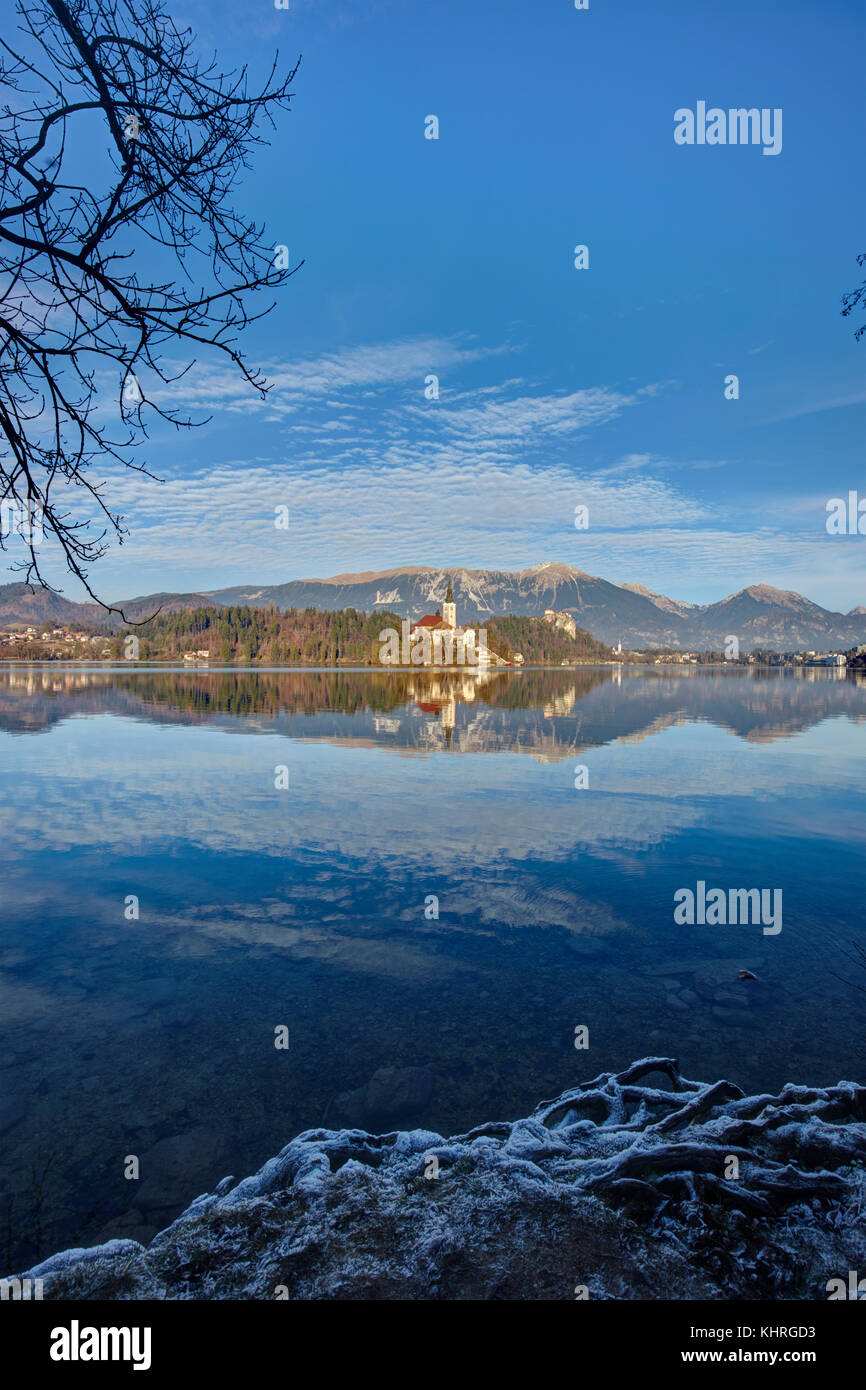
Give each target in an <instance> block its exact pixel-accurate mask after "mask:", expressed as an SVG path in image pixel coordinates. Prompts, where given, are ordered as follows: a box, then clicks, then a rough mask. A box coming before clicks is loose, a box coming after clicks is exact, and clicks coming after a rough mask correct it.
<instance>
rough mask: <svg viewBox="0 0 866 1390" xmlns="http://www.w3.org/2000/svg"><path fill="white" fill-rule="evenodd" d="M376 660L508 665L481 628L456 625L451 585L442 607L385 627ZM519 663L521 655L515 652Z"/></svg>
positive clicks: (389, 663)
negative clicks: (415, 619)
mask: <svg viewBox="0 0 866 1390" xmlns="http://www.w3.org/2000/svg"><path fill="white" fill-rule="evenodd" d="M379 642H380V647H379V660H380V661H381V663H382V665H383V666H483V667H490V666H510V665H512V663H511V662H510V661H505V659H504V658H503V657H501V656H498V655H497V654H496V652H492V651H491V650H490V649H489V647H488V646H487V633H486V631H485V630H484V628H475V627H458V626H457V605H456V603H455V602H454V594H453V593H452V590H451V585H450V584H449V585H448V591H447V593H446V595H445V602H444V603H443V605H442V611H441V613H440V612H438V611H437V612H436V613H429V614H427V615H426V616H425V617H423V618H421V619H419V621H418V622H417V623H415V624H414V626H413V624H412V622H411V621H410V620H409V619H408V618H406V619H404V620H403V623H402V631H401V632H397V630H396V628H393V627H388V628H385V629H384V631H383V632H381V633H380V634H379ZM514 661H515V662H516V663H517V664H518V665H520V664H522V662H523V657H522V656H519V655H515V658H514Z"/></svg>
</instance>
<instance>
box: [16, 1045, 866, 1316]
mask: <svg viewBox="0 0 866 1390" xmlns="http://www.w3.org/2000/svg"><path fill="white" fill-rule="evenodd" d="M864 1269H866V1086H863V1085H860V1084H857V1083H854V1082H848V1081H842V1082H840V1083H839V1084H838V1085H837V1086H833V1087H826V1088H818V1087H808V1086H795V1085H788V1086H785V1087H784V1089H783V1090H782V1091H781V1092H780V1094H779V1095H777V1096H772V1095H755V1096H746V1095H744V1093H743V1092H742V1091H741V1090H740V1089H739V1087H737V1086H735V1085H733V1084H732V1083H731V1082H728V1081H717V1082H714V1083H703V1082H695V1081H689V1080H687V1079H686V1078H684V1077H683V1076H682V1075H681V1074H680V1071H679V1068H678V1065H677V1063H676V1062H675V1061H674V1060H673V1059H672V1058H667V1057H647V1058H644V1059H642V1060H641V1061H639V1062H635V1063H634V1064H633V1065H632V1066H630V1067H629V1068H627V1069H626V1070H625V1071H622V1072H618V1073H613V1072H608V1073H604V1074H602V1075H601V1076H598V1077H597V1078H596V1079H595V1080H593V1081H589V1082H586V1083H585V1084H583V1085H580V1086H577V1087H573V1088H571V1089H569V1090H567V1091H564V1092H563V1093H562V1095H560V1096H559V1097H557V1099H556V1100H553V1101H548V1102H545V1103H543V1104H541V1105H539V1106H538V1107H537V1108H536V1109H535V1110H534V1111H533V1113H532V1115H531V1116H529V1117H528V1118H525V1119H520V1120H516V1121H502V1122H493V1123H488V1124H483V1125H481V1126H480V1127H478V1128H477V1129H473V1130H471V1131H470V1132H469V1133H468V1134H463V1135H459V1136H456V1137H453V1138H448V1139H445V1138H442V1137H441V1136H440V1135H438V1134H434V1133H432V1132H430V1131H427V1130H418V1129H416V1130H408V1131H397V1132H392V1133H389V1134H382V1135H372V1134H368V1133H366V1132H365V1131H364V1130H361V1129H339V1130H327V1129H316V1130H308V1131H307V1132H306V1133H304V1134H301V1135H299V1136H298V1137H297V1138H296V1139H293V1140H292V1141H291V1143H289V1144H287V1145H286V1147H285V1148H284V1149H283V1150H282V1151H281V1152H280V1153H279V1154H278V1155H277V1156H276V1157H275V1158H272V1159H271V1160H270V1161H269V1162H268V1163H266V1164H265V1165H264V1167H263V1168H261V1169H260V1171H259V1172H258V1173H256V1174H255V1175H254V1176H252V1177H248V1178H245V1179H243V1180H242V1181H236V1180H235V1179H234V1178H233V1177H227V1178H224V1179H223V1180H222V1182H220V1183H219V1184H218V1185H217V1187H216V1188H215V1190H214V1191H213V1192H212V1193H205V1194H203V1195H202V1196H200V1197H197V1198H196V1200H195V1201H194V1202H192V1204H191V1205H190V1206H189V1207H188V1208H187V1210H186V1211H185V1212H184V1213H183V1214H182V1215H181V1216H180V1217H178V1219H177V1220H176V1221H174V1222H173V1223H172V1224H171V1225H170V1226H169V1227H168V1228H167V1229H166V1230H164V1231H162V1232H161V1233H160V1234H159V1235H157V1236H156V1237H155V1238H154V1239H153V1240H152V1241H151V1242H150V1243H149V1244H148V1245H146V1246H145V1245H142V1244H140V1243H139V1242H137V1241H133V1240H113V1241H109V1242H108V1243H107V1244H105V1245H100V1246H95V1247H93V1248H91V1249H86V1250H84V1249H79V1250H66V1251H63V1252H62V1253H60V1254H57V1255H54V1256H52V1257H51V1258H50V1259H48V1260H44V1261H42V1263H40V1264H39V1265H37V1266H35V1267H34V1268H32V1269H30V1270H29V1271H27V1272H26V1274H21V1275H19V1276H18V1277H20V1278H21V1279H22V1280H23V1279H25V1278H29V1279H31V1280H33V1279H41V1280H42V1289H43V1297H44V1298H45V1299H58V1300H77V1299H269V1300H271V1299H275V1298H288V1299H351V1300H364V1299H374V1300H375V1299H386V1300H389V1299H390V1300H393V1299H418V1300H430V1299H483V1300H486V1299H506V1300H524V1299H529V1300H536V1299H543V1300H548V1299H550V1300H557V1299H568V1300H572V1299H574V1298H582V1297H588V1298H591V1299H592V1298H595V1299H691V1298H697V1299H741V1298H745V1299H767V1300H772V1299H818V1300H826V1299H827V1298H828V1292H827V1285H828V1281H830V1280H831V1279H843V1280H845V1279H847V1278H848V1273H849V1271H851V1270H861V1271H862V1270H864Z"/></svg>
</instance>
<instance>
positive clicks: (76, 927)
mask: <svg viewBox="0 0 866 1390" xmlns="http://www.w3.org/2000/svg"><path fill="white" fill-rule="evenodd" d="M864 753H866V682H864V681H863V679H862V678H856V679H855V678H854V677H853V676H850V675H849V676H845V675H842V676H841V677H840V676H837V675H836V673H827V672H823V671H820V670H811V671H808V672H800V673H798V674H795V673H793V672H790V673H773V672H768V671H747V670H714V671H710V670H706V671H700V670H697V669H687V668H686V669H683V668H671V669H669V670H665V669H653V670H639V669H638V670H628V669H623V670H622V671H621V672H620V671H617V670H616V669H612V668H608V669H598V670H594V669H581V670H577V671H572V670H561V671H560V670H557V671H532V670H526V671H520V672H511V673H502V674H490V675H484V676H480V677H478V676H472V675H467V676H466V677H459V676H457V677H452V676H442V677H440V678H438V679H437V678H435V677H433V676H431V675H429V674H428V675H417V676H411V675H407V674H405V673H404V674H399V673H391V674H385V673H371V672H363V671H358V672H353V671H348V670H347V671H339V672H332V671H329V672H313V671H309V670H306V671H303V672H286V671H267V670H256V671H254V672H248V671H219V670H193V671H191V670H180V671H177V670H174V671H172V670H168V669H155V668H144V669H140V668H136V669H134V670H130V669H129V667H127V666H124V667H123V669H118V670H108V669H105V668H100V669H90V670H88V669H85V668H75V669H73V668H71V667H61V666H58V665H48V666H44V667H39V666H18V667H6V668H4V669H2V671H0V829H2V834H0V858H2V889H0V898H2V913H0V1264H2V1265H3V1266H5V1268H4V1269H3V1270H0V1273H3V1272H8V1271H9V1270H10V1269H12V1268H20V1267H22V1266H24V1265H25V1264H26V1263H28V1262H30V1261H32V1259H33V1258H34V1257H35V1256H37V1255H39V1254H41V1255H45V1254H47V1253H49V1252H50V1251H51V1250H52V1249H55V1248H60V1247H62V1246H64V1245H68V1244H92V1243H95V1242H96V1241H97V1240H104V1239H108V1238H109V1237H111V1236H113V1235H119V1234H132V1235H134V1236H136V1237H138V1238H141V1239H147V1238H149V1236H150V1235H152V1234H153V1233H154V1232H155V1231H156V1230H157V1229H160V1228H161V1227H162V1226H164V1225H166V1224H167V1222H168V1221H169V1220H170V1219H171V1218H172V1217H173V1216H174V1215H176V1214H177V1212H178V1211H180V1210H181V1209H182V1208H183V1207H184V1206H185V1205H187V1203H188V1202H189V1201H190V1200H191V1199H192V1198H193V1197H195V1196H196V1195H198V1194H199V1193H200V1192H203V1191H206V1190H208V1189H209V1188H211V1187H212V1186H213V1185H214V1184H215V1183H216V1182H217V1181H218V1180H219V1179H220V1178H222V1177H223V1176H225V1175H226V1174H229V1173H232V1174H235V1175H236V1176H238V1177H240V1176H243V1175H245V1174H247V1173H249V1172H253V1171H254V1170H255V1169H256V1168H257V1167H258V1166H260V1164H261V1163H262V1162H264V1161H265V1160H266V1159H267V1158H268V1157H270V1156H271V1155H272V1154H273V1153H275V1152H276V1151H277V1150H278V1149H279V1148H281V1147H282V1146H283V1145H284V1144H285V1143H286V1142H287V1141H288V1140H289V1139H290V1138H292V1137H293V1136H294V1135H295V1134H297V1133H299V1132H300V1131H301V1130H304V1129H308V1128H311V1127H315V1126H318V1125H320V1124H322V1123H323V1121H325V1120H326V1119H327V1122H328V1123H331V1124H337V1123H347V1122H350V1119H351V1115H352V1114H353V1113H354V1112H353V1109H352V1107H353V1105H354V1106H355V1108H357V1103H358V1101H357V1097H355V1098H354V1100H353V1099H352V1097H351V1096H349V1099H346V1098H345V1097H346V1093H352V1092H355V1091H358V1092H360V1090H361V1088H364V1087H365V1086H366V1085H367V1083H368V1082H369V1081H370V1079H371V1077H373V1075H374V1073H376V1072H377V1071H378V1070H379V1069H380V1068H391V1067H399V1068H405V1067H413V1068H421V1069H424V1070H423V1071H422V1072H421V1073H420V1081H419V1076H418V1074H413V1076H412V1078H410V1081H411V1084H410V1085H409V1094H408V1098H407V1094H406V1093H405V1087H404V1091H403V1092H401V1093H399V1094H397V1093H395V1094H394V1096H393V1097H392V1098H391V1100H388V1097H387V1090H388V1084H387V1082H386V1083H381V1084H380V1087H379V1089H380V1091H381V1090H382V1089H383V1085H384V1090H385V1092H386V1096H385V1101H384V1102H383V1103H384V1104H385V1108H386V1110H387V1108H388V1105H389V1104H392V1105H393V1108H394V1112H395V1115H396V1116H397V1118H396V1119H395V1121H394V1123H400V1124H402V1125H404V1126H405V1125H407V1124H410V1125H414V1124H421V1125H424V1126H425V1127H429V1128H432V1129H435V1130H438V1131H439V1132H440V1133H443V1134H449V1133H455V1132H459V1131H460V1130H462V1129H466V1128H469V1127H471V1126H472V1125H474V1124H477V1123H480V1122H482V1121H484V1120H487V1119H495V1118H508V1117H511V1118H513V1117H516V1116H518V1115H523V1114H526V1113H527V1112H528V1111H529V1109H530V1108H532V1107H533V1106H535V1105H536V1104H537V1103H538V1102H539V1101H540V1100H542V1099H545V1098H547V1097H550V1096H553V1095H555V1094H557V1093H558V1092H559V1091H560V1090H562V1089H563V1088H564V1087H566V1086H569V1085H572V1084H575V1083H576V1082H578V1081H581V1080H585V1079H587V1078H589V1077H591V1076H594V1075H596V1074H597V1073H598V1072H600V1071H603V1070H607V1069H609V1068H614V1067H621V1066H624V1065H626V1064H627V1063H628V1062H630V1061H632V1060H634V1059H635V1058H637V1057H640V1056H643V1055H645V1054H647V1053H650V1052H651V1053H658V1054H667V1055H673V1056H675V1057H678V1058H679V1059H680V1062H681V1065H682V1067H683V1069H684V1071H685V1072H686V1074H687V1075H691V1076H693V1077H699V1078H702V1079H706V1080H714V1079H716V1078H718V1077H726V1078H729V1079H730V1080H733V1081H736V1082H737V1083H738V1084H739V1085H741V1086H743V1087H744V1088H748V1089H757V1090H776V1089H777V1088H778V1087H780V1086H781V1085H782V1084H783V1083H784V1082H785V1081H788V1080H795V1081H798V1082H811V1083H819V1084H824V1083H833V1082H836V1081H838V1080H839V1079H841V1078H845V1079H851V1080H861V1081H862V1080H863V1079H864V1071H866V1062H864V1054H866V1026H864V1002H866V1001H864V997H863V995H862V994H859V993H858V992H857V990H856V989H855V988H854V987H853V985H852V984H848V983H846V982H845V981H846V979H849V980H851V981H855V982H857V983H860V984H866V975H864V972H863V971H862V970H858V968H857V966H856V964H854V963H852V962H851V961H850V960H849V959H848V956H849V955H850V954H853V947H852V945H851V943H852V942H853V941H859V942H860V943H861V944H864V945H866V927H864V922H863V902H864V898H866V892H864V890H866V856H864V853H863V850H864V841H866V802H864V796H863V771H864ZM279 767H285V768H286V769H287V776H288V783H289V785H288V788H287V789H279V790H278V789H277V788H276V786H275V778H276V777H277V774H276V772H275V769H277V768H279ZM577 767H584V768H585V769H586V770H587V773H586V776H587V777H588V786H585V787H580V788H576V787H575V780H576V774H575V769H576V768H577ZM577 780H578V781H581V780H583V778H582V775H580V774H578V776H577ZM698 880H703V881H705V882H706V884H707V887H708V888H709V887H721V888H724V889H729V888H770V889H776V888H778V889H781V890H782V893H783V927H782V931H781V932H780V933H779V934H778V935H774V936H771V935H765V934H764V933H763V931H762V928H761V925H760V924H757V925H739V926H724V927H723V926H709V925H694V926H679V925H677V924H676V923H675V922H674V916H673V912H674V893H675V892H676V891H677V889H679V888H683V887H690V888H692V889H695V887H696V884H697V882H698ZM132 896H134V897H135V898H137V899H138V903H139V916H138V918H137V920H136V919H135V918H130V917H128V916H127V915H125V913H126V912H127V911H128V909H127V908H126V907H125V904H126V902H127V900H128V899H129V898H130V897H132ZM433 896H435V898H437V899H438V911H439V916H438V919H437V918H436V917H435V916H433V915H432V911H433V908H432V906H431V905H430V901H429V900H430V899H431V897H433ZM425 901H426V902H427V903H428V906H427V909H426V913H427V915H425ZM741 967H746V968H748V969H750V970H751V971H752V973H753V974H755V975H756V976H757V977H758V978H757V980H755V981H747V982H745V983H743V982H741V981H740V980H739V975H738V971H739V969H740V968H741ZM837 976H842V977H843V978H842V979H838V978H837ZM281 1025H283V1026H285V1027H286V1028H287V1029H288V1030H289V1047H288V1049H287V1050H284V1049H277V1048H276V1047H275V1045H274V1042H275V1029H277V1028H278V1027H280V1026H281ZM579 1025H584V1026H586V1027H587V1028H588V1030H589V1048H588V1050H586V1051H578V1050H576V1049H575V1046H574V1039H575V1028H576V1027H578V1026H579ZM392 1083H393V1078H392ZM430 1083H432V1089H431V1084H430ZM428 1091H429V1095H428V1094H427V1092H428ZM413 1094H414V1099H413ZM341 1097H343V1098H342V1099H341ZM401 1100H402V1101H403V1102H405V1104H406V1105H408V1106H409V1107H410V1111H406V1110H405V1107H404V1110H403V1111H401V1110H400V1108H399V1107H400V1104H401ZM412 1106H414V1109H412ZM410 1112H411V1113H410ZM401 1116H403V1118H401ZM129 1155H135V1156H137V1157H138V1158H139V1160H140V1165H141V1166H140V1178H139V1180H138V1181H130V1180H127V1179H126V1178H125V1177H124V1164H125V1162H126V1159H127V1156H129Z"/></svg>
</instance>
